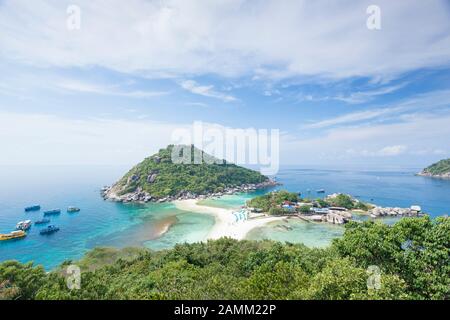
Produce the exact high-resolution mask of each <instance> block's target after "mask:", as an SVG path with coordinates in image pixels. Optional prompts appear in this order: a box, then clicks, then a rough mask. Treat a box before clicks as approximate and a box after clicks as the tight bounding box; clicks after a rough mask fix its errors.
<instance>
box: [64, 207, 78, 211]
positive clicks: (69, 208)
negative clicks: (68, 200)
mask: <svg viewBox="0 0 450 320" xmlns="http://www.w3.org/2000/svg"><path fill="white" fill-rule="evenodd" d="M67 212H80V208H77V207H68V208H67Z"/></svg>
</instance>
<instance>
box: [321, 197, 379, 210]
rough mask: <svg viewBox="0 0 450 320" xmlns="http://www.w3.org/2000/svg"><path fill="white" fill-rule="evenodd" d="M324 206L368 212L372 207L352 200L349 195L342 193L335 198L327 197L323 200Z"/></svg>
mask: <svg viewBox="0 0 450 320" xmlns="http://www.w3.org/2000/svg"><path fill="white" fill-rule="evenodd" d="M322 204H323V206H326V207H342V208H346V209H349V210H352V209H359V210H368V209H369V208H370V206H369V205H368V204H366V203H364V202H361V201H357V200H356V199H354V198H352V197H351V196H349V195H348V194H343V193H340V194H338V195H336V196H335V197H327V198H326V199H325V200H323V203H322Z"/></svg>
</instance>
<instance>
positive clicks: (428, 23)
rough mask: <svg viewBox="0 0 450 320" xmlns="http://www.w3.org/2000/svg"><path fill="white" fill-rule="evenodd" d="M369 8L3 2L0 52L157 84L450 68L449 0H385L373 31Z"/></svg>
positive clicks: (187, 1) (290, 1) (136, 0)
mask: <svg viewBox="0 0 450 320" xmlns="http://www.w3.org/2000/svg"><path fill="white" fill-rule="evenodd" d="M370 4H372V2H371V1H368V0H365V1H358V3H357V4H355V2H354V1H349V0H345V1H339V2H329V1H309V0H296V1H294V0H286V1H283V2H280V1H278V0H268V1H251V0H247V1H246V0H229V1H222V0H220V1H208V2H204V1H194V0H167V1H145V0H130V1H126V2H124V1H121V0H108V1H106V0H97V1H88V0H84V1H83V0H79V1H77V5H78V6H80V8H81V30H79V31H69V30H68V29H67V28H66V21H65V20H66V18H67V16H66V15H67V14H66V9H67V7H66V6H67V3H66V2H61V1H59V0H47V1H32V2H30V1H27V0H14V1H3V2H2V4H1V6H0V30H1V31H0V32H1V37H0V48H1V50H0V54H1V56H2V57H3V58H9V59H13V60H17V61H20V62H24V63H30V64H34V65H37V66H60V67H74V66H75V67H84V66H93V65H94V66H101V67H105V68H109V69H114V70H119V71H123V72H130V73H139V74H147V75H154V76H161V75H164V76H171V75H177V76H182V77H186V75H194V74H195V75H198V74H210V73H214V74H219V75H222V76H242V75H250V76H255V77H258V78H263V77H269V78H281V77H288V76H298V75H319V76H323V77H330V78H343V77H352V76H369V77H374V78H377V79H378V80H379V81H382V80H383V79H390V78H391V77H392V76H395V75H397V74H399V73H402V72H405V71H409V70H414V69H418V68H424V67H433V66H442V65H448V63H449V56H450V35H449V33H448V26H449V21H450V14H449V7H448V3H447V2H446V1H445V0H442V1H439V0H431V1H426V2H424V1H422V0H410V1H389V0H379V1H377V5H378V6H380V8H381V15H382V29H381V30H378V31H370V30H368V29H367V28H366V19H367V14H366V8H367V6H368V5H370Z"/></svg>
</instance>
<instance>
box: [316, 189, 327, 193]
mask: <svg viewBox="0 0 450 320" xmlns="http://www.w3.org/2000/svg"><path fill="white" fill-rule="evenodd" d="M316 192H317V193H325V189H319V190H316Z"/></svg>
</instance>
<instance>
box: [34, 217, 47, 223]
mask: <svg viewBox="0 0 450 320" xmlns="http://www.w3.org/2000/svg"><path fill="white" fill-rule="evenodd" d="M49 222H50V219H48V218H44V219H42V220H38V221H35V222H34V224H46V223H49Z"/></svg>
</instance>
